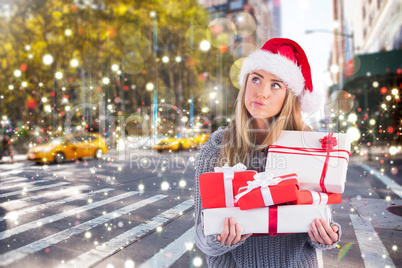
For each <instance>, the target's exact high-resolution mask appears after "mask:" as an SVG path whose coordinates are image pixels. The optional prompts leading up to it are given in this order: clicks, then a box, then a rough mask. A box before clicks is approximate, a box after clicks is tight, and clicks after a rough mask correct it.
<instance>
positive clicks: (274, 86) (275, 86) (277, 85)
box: [272, 83, 281, 89]
mask: <svg viewBox="0 0 402 268" xmlns="http://www.w3.org/2000/svg"><path fill="white" fill-rule="evenodd" d="M272 87H273V88H276V89H279V88H281V86H280V85H279V84H278V83H273V84H272Z"/></svg>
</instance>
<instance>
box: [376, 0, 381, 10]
mask: <svg viewBox="0 0 402 268" xmlns="http://www.w3.org/2000/svg"><path fill="white" fill-rule="evenodd" d="M380 7H381V0H377V9H380Z"/></svg>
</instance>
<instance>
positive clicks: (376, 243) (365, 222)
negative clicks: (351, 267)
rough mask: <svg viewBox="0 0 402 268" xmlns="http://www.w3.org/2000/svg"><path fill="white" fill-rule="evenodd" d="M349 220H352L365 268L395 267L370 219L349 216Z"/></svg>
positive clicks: (354, 215)
mask: <svg viewBox="0 0 402 268" xmlns="http://www.w3.org/2000/svg"><path fill="white" fill-rule="evenodd" d="M350 219H351V220H352V224H353V229H354V230H355V234H356V238H357V242H358V243H359V247H360V252H361V253H362V258H363V261H364V265H365V267H366V268H376V267H388V268H392V267H395V264H394V262H393V261H392V259H391V258H390V256H389V254H388V251H387V250H386V248H385V247H384V244H383V243H382V241H381V239H380V238H379V237H378V235H377V234H376V232H375V230H374V228H373V226H372V225H371V223H370V219H369V218H368V217H363V216H359V215H356V214H350Z"/></svg>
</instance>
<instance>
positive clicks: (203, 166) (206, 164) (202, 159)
mask: <svg viewBox="0 0 402 268" xmlns="http://www.w3.org/2000/svg"><path fill="white" fill-rule="evenodd" d="M223 132H224V131H223V129H222V128H220V129H218V130H217V131H216V132H214V133H213V134H211V136H210V138H209V139H208V141H207V142H206V143H205V144H204V145H203V146H202V147H201V150H200V153H199V154H198V156H197V159H196V165H195V169H196V170H195V195H194V218H195V243H196V245H197V246H198V248H199V249H200V250H201V251H202V252H204V253H205V254H206V255H209V256H220V255H223V254H225V253H227V252H229V251H231V250H233V249H234V248H236V247H238V246H239V245H241V244H243V243H244V241H243V242H240V243H237V244H236V245H233V246H225V245H222V244H221V243H219V242H218V240H217V239H216V235H209V236H205V235H204V231H203V227H202V218H201V212H202V206H201V197H200V190H199V185H198V177H199V176H200V175H201V174H202V173H205V172H212V171H213V170H214V166H215V162H216V160H217V158H218V156H219V153H220V144H221V140H222V136H223ZM211 186H212V185H211Z"/></svg>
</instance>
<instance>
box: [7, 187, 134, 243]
mask: <svg viewBox="0 0 402 268" xmlns="http://www.w3.org/2000/svg"><path fill="white" fill-rule="evenodd" d="M138 193H139V192H135V191H132V192H127V193H123V194H120V195H116V196H113V197H110V198H107V199H104V200H101V201H98V202H94V203H92V204H88V205H84V206H82V207H77V208H73V209H70V210H67V211H64V212H62V213H59V214H55V215H52V216H48V217H45V218H42V219H40V220H39V221H33V222H28V223H26V224H22V225H20V226H17V227H14V228H11V229H8V230H6V231H4V232H0V240H3V239H6V238H9V237H10V236H13V235H16V234H19V233H22V232H25V231H28V230H30V229H33V228H36V227H39V226H41V225H44V224H48V223H52V222H55V221H58V220H61V219H64V218H67V217H70V216H73V215H75V214H79V213H82V212H84V211H87V210H90V209H94V208H97V207H100V206H103V205H106V204H108V203H112V202H115V201H118V200H120V199H123V198H126V197H129V196H132V195H135V194H138Z"/></svg>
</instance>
